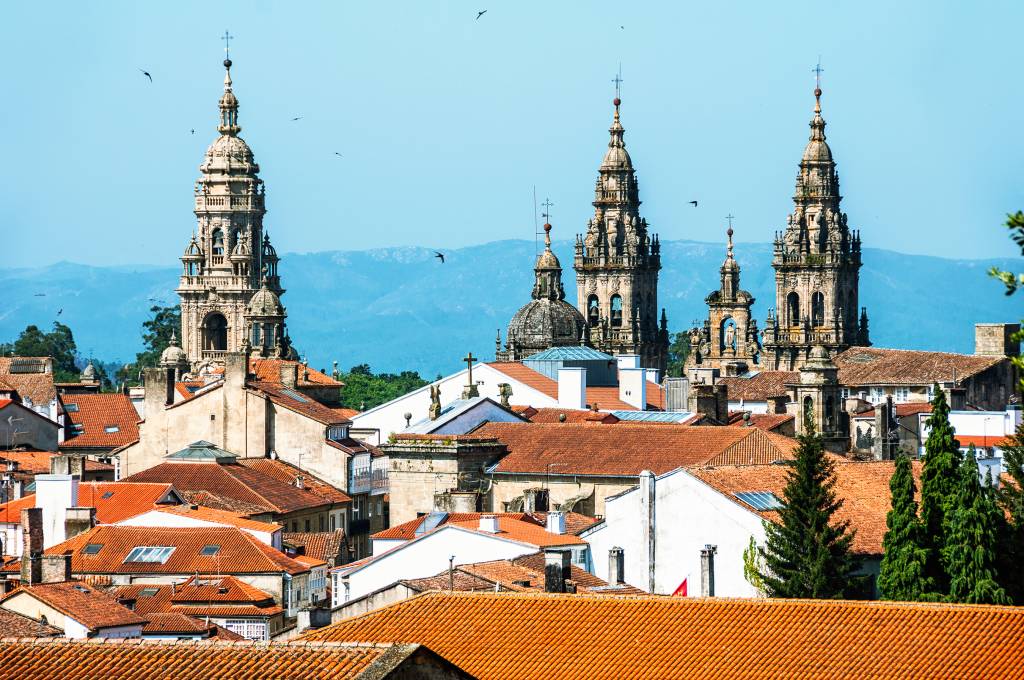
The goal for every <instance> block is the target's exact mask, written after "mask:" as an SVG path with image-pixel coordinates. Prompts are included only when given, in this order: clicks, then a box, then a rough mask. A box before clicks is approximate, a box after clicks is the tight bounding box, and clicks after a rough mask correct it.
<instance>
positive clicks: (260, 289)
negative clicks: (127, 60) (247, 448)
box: [176, 59, 295, 367]
mask: <svg viewBox="0 0 1024 680" xmlns="http://www.w3.org/2000/svg"><path fill="white" fill-rule="evenodd" d="M224 68H225V75H224V94H223V95H222V96H221V98H220V102H219V107H220V121H219V124H218V126H217V131H218V132H219V133H220V136H219V137H217V139H215V140H214V142H213V143H212V144H211V145H210V147H209V148H208V149H207V150H206V156H205V158H204V159H203V162H202V164H201V165H200V166H199V171H200V173H201V176H200V178H199V180H198V181H197V182H196V184H195V215H196V220H197V230H196V232H195V233H193V235H192V240H191V241H190V242H189V244H188V247H187V248H186V249H185V254H184V255H183V256H182V257H181V262H182V275H181V280H180V282H179V285H178V288H177V291H176V292H177V293H178V296H179V297H180V300H181V350H183V352H182V353H183V356H184V358H187V360H188V362H189V363H190V364H192V366H193V367H195V366H199V365H204V364H205V365H213V364H223V362H224V358H225V355H226V354H227V353H228V352H242V353H245V354H251V355H254V356H265V357H272V356H273V357H283V358H294V357H295V351H294V349H292V348H291V346H290V340H289V338H288V333H287V330H286V328H285V317H286V316H287V314H286V312H285V309H284V306H283V305H282V304H281V299H280V297H281V295H282V294H284V289H282V288H281V281H280V277H279V275H278V271H277V267H278V257H277V252H276V251H275V250H274V247H273V246H272V245H271V244H270V237H269V236H268V235H267V234H266V232H265V231H264V229H263V216H264V214H265V213H266V208H265V205H264V197H265V188H264V185H263V180H261V179H260V178H259V165H257V164H256V161H255V159H254V157H253V153H252V150H251V149H250V148H249V145H248V144H246V143H245V140H243V139H242V138H241V137H239V136H238V133H239V132H240V131H241V129H242V128H241V127H240V126H239V124H238V98H237V97H235V94H234V92H233V91H232V83H231V60H230V59H225V60H224Z"/></svg>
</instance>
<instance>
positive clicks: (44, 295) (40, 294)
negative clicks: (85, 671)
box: [35, 293, 46, 297]
mask: <svg viewBox="0 0 1024 680" xmlns="http://www.w3.org/2000/svg"><path fill="white" fill-rule="evenodd" d="M35 296H36V297H46V293H36V294H35Z"/></svg>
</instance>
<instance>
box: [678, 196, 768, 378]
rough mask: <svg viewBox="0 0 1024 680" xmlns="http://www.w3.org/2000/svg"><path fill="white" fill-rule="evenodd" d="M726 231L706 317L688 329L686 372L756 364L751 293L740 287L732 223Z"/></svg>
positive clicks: (729, 371)
mask: <svg viewBox="0 0 1024 680" xmlns="http://www.w3.org/2000/svg"><path fill="white" fill-rule="evenodd" d="M730 217H731V216H730ZM725 233H726V236H727V237H728V239H729V241H728V246H727V247H726V254H725V262H723V263H722V268H721V269H720V272H721V276H722V283H721V287H720V288H719V289H718V290H715V291H712V292H711V293H710V294H709V295H708V296H707V297H706V298H705V299H704V301H705V302H706V303H707V305H708V318H707V319H705V320H704V325H703V326H702V327H696V328H693V329H691V330H690V354H689V355H688V356H687V358H686V368H687V375H689V369H692V368H710V369H718V370H719V371H721V374H722V375H730V376H731V375H741V374H743V373H746V372H747V371H748V370H750V369H751V368H753V367H754V366H755V365H757V364H758V362H759V359H760V353H761V342H760V339H759V338H758V330H757V320H756V319H754V318H753V316H752V315H751V313H750V308H751V307H752V306H753V304H754V296H753V295H751V294H750V293H748V292H747V291H745V290H742V289H740V265H739V262H737V261H736V258H735V257H734V256H733V252H732V235H733V231H732V225H730V226H729V229H728V230H727V231H726V232H725ZM708 382H710V380H709V381H708Z"/></svg>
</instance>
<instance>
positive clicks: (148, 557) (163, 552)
mask: <svg viewBox="0 0 1024 680" xmlns="http://www.w3.org/2000/svg"><path fill="white" fill-rule="evenodd" d="M173 552H174V548H173V547H168V546H154V545H139V546H136V547H134V548H132V551H131V552H130V553H128V557H126V558H124V563H125V564H128V563H129V562H148V563H153V564H163V563H164V562H166V561H167V558H168V557H170V556H171V553H173Z"/></svg>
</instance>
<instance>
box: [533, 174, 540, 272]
mask: <svg viewBox="0 0 1024 680" xmlns="http://www.w3.org/2000/svg"><path fill="white" fill-rule="evenodd" d="M538 229H539V227H538V225H537V185H536V184H534V185H533V254H534V255H536V254H537V247H538V246H537V235H538V233H539V232H538Z"/></svg>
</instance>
